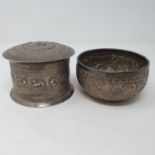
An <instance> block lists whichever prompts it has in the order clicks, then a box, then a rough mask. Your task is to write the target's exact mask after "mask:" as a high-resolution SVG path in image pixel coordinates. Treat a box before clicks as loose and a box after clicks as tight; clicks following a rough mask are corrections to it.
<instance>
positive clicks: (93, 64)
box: [78, 49, 149, 72]
mask: <svg viewBox="0 0 155 155" xmlns="http://www.w3.org/2000/svg"><path fill="white" fill-rule="evenodd" d="M78 61H79V63H80V64H82V65H83V66H85V67H87V68H88V67H89V68H90V69H94V70H98V71H103V72H130V71H136V70H139V69H141V68H143V67H145V66H146V65H148V63H149V62H148V60H147V59H146V58H145V57H144V56H142V55H140V54H137V53H134V52H129V51H125V50H119V49H96V50H90V51H87V52H84V53H82V54H81V55H80V56H79V60H78Z"/></svg>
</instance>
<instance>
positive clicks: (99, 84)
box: [77, 49, 149, 101]
mask: <svg viewBox="0 0 155 155" xmlns="http://www.w3.org/2000/svg"><path fill="white" fill-rule="evenodd" d="M77 61H78V62H77V78H78V81H79V83H80V85H81V86H82V88H83V89H84V90H85V91H86V92H87V93H88V94H89V95H90V96H93V97H95V98H98V99H102V100H105V101H123V100H127V99H130V98H132V97H133V96H135V95H137V94H138V93H139V92H140V91H141V90H142V89H143V88H144V87H145V84H146V82H147V79H148V73H149V61H148V59H147V58H145V57H144V56H142V55H140V54H137V53H134V52H130V51H126V50H119V49H95V50H90V51H86V52H84V53H82V54H81V55H80V56H79V57H78V60H77Z"/></svg>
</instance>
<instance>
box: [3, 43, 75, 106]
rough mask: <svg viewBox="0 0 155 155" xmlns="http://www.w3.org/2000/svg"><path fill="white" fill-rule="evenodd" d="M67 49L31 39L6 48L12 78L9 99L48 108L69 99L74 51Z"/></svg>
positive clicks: (71, 91) (71, 92) (71, 89)
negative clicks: (71, 63) (71, 60)
mask: <svg viewBox="0 0 155 155" xmlns="http://www.w3.org/2000/svg"><path fill="white" fill-rule="evenodd" d="M32 47H33V48H32ZM61 48H62V49H61ZM59 49H60V51H59ZM67 49H68V51H67ZM70 50H71V48H69V47H66V46H65V45H61V44H58V43H53V42H52V43H50V42H31V43H27V44H23V45H20V46H17V47H13V48H12V50H11V49H9V50H8V51H6V52H5V53H4V57H6V58H7V59H9V60H10V67H11V75H12V79H13V88H12V90H11V93H10V94H11V97H12V99H13V100H14V101H16V102H18V103H19V104H22V105H25V106H30V107H47V106H50V105H54V104H57V103H59V102H62V101H64V100H66V99H67V98H69V97H70V96H71V95H72V94H73V87H72V86H71V85H70V82H69V57H70V56H71V55H72V54H73V53H74V52H73V50H72V51H70ZM52 51H53V52H52ZM64 51H65V54H67V56H66V55H64ZM41 53H44V54H41ZM55 54H56V55H55ZM46 60H47V61H46Z"/></svg>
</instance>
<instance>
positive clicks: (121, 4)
mask: <svg viewBox="0 0 155 155" xmlns="http://www.w3.org/2000/svg"><path fill="white" fill-rule="evenodd" d="M154 27H155V1H153V0H130V1H127V0H115V1H114V0H94V1H92V0H44V1H43V0H36V1H35V0H27V1H26V0H25V1H24V0H23V1H22V0H12V1H9V0H4V1H2V0H0V55H1V54H2V52H3V51H4V50H5V49H7V48H9V47H12V46H14V45H16V44H20V43H23V42H27V41H37V40H43V41H44V40H47V41H57V42H61V43H65V44H67V45H70V46H71V47H73V48H74V49H75V52H76V54H75V55H74V56H73V57H72V58H71V65H70V67H71V82H72V84H73V85H74V89H75V93H74V94H73V96H72V97H71V98H70V99H69V100H67V101H66V102H64V103H61V104H58V105H55V106H52V107H49V108H41V109H40V108H39V109H36V108H28V107H24V106H21V105H18V104H16V103H15V102H14V101H12V100H11V98H10V97H9V91H10V89H11V87H12V83H11V77H10V69H9V64H8V61H6V60H4V59H3V58H2V56H0V71H1V74H0V155H10V154H13V155H21V154H22V155H43V154H44V155H51V154H53V155H101V154H104V155H131V154H132V155H138V154H141V155H146V154H148V155H155V103H154V102H155V95H154V91H155V69H154V66H155V61H154V60H155V54H154V52H155V45H154V42H155V29H154ZM101 47H103V48H104V47H106V48H107V47H114V48H123V49H129V50H133V51H136V52H139V53H141V54H143V55H145V56H147V57H148V58H149V59H150V61H151V66H150V76H149V81H148V83H147V86H146V88H145V89H144V91H143V92H142V93H141V94H140V95H138V96H137V97H136V98H134V99H132V100H130V101H127V102H126V103H124V105H112V104H110V103H106V102H103V103H98V102H97V101H95V100H92V99H91V98H90V97H88V96H87V95H86V94H84V93H83V92H82V90H81V89H80V87H79V85H78V82H77V80H76V75H75V67H76V57H77V55H78V54H79V53H80V52H82V51H84V50H87V49H91V48H101Z"/></svg>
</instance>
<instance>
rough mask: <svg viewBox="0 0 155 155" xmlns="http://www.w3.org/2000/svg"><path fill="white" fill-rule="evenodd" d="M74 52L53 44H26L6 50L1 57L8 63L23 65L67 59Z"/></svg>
mask: <svg viewBox="0 0 155 155" xmlns="http://www.w3.org/2000/svg"><path fill="white" fill-rule="evenodd" d="M73 54H74V50H73V49H72V48H70V47H68V46H66V45H63V44H59V43H55V42H47V41H44V42H41V41H38V42H28V43H25V44H21V45H18V46H15V47H12V48H10V49H8V50H6V51H5V52H4V53H3V56H4V57H5V58H6V59H8V60H10V61H17V62H24V63H39V62H51V61H58V60H63V59H67V58H69V57H70V56H72V55H73Z"/></svg>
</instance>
